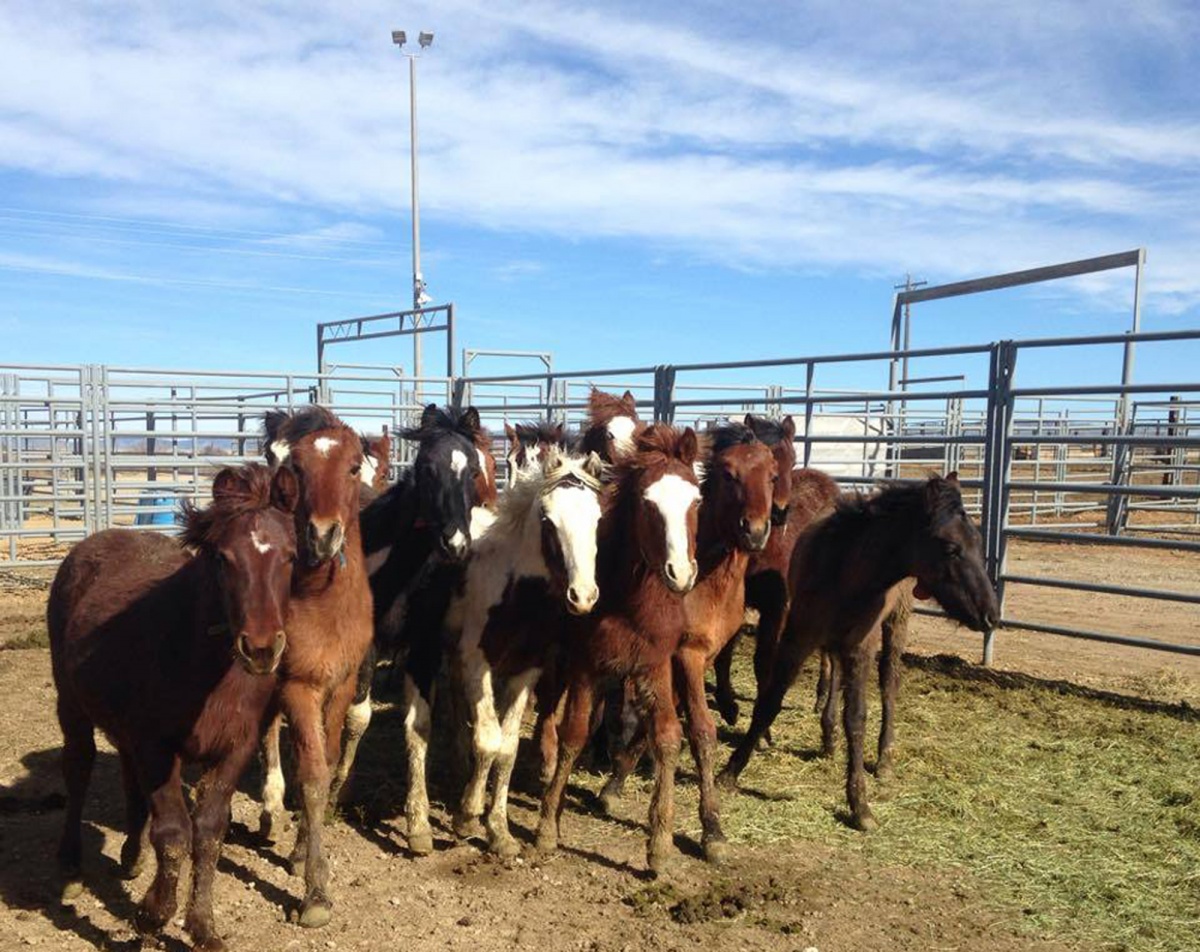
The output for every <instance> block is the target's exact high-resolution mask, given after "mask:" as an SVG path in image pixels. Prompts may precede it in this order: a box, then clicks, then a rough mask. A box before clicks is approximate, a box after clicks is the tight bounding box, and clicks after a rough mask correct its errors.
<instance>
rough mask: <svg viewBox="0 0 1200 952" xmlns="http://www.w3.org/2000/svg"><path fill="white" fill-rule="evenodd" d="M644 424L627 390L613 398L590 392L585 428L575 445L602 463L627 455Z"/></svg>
mask: <svg viewBox="0 0 1200 952" xmlns="http://www.w3.org/2000/svg"><path fill="white" fill-rule="evenodd" d="M647 426H648V424H646V423H645V422H644V421H643V420H642V418H641V417H640V416H638V412H637V400H636V399H635V398H634V396H633V394H632V393H630V392H629V391H628V390H626V391H625V393H624V394H622V395H621V396H619V397H617V396H614V395H613V394H611V393H605V392H604V391H603V390H597V389H596V388H595V387H593V388H592V390H591V392H590V393H589V394H588V427H587V429H586V430H584V432H583V436H582V437H581V438H580V441H579V449H580V451H581V452H584V453H596V454H598V455H599V457H600V458H601V459H602V460H604V461H605V462H606V463H615V462H617V461H618V460H620V459H622V458H624V457H626V456H629V455H631V454H632V453H633V452H634V451H635V450H636V448H637V438H638V436H640V435H641V434H642V433H643V432H645V430H646V427H647Z"/></svg>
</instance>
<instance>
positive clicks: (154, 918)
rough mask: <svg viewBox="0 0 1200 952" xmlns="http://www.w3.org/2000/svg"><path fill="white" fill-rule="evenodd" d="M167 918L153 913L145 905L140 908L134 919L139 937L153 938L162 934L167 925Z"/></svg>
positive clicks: (134, 925)
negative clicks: (152, 936)
mask: <svg viewBox="0 0 1200 952" xmlns="http://www.w3.org/2000/svg"><path fill="white" fill-rule="evenodd" d="M167 918H168V917H167V916H164V915H161V914H160V913H156V912H151V911H150V910H148V909H147V908H146V906H145V901H144V900H143V904H142V905H140V906H138V910H137V912H136V913H135V914H134V917H133V927H134V928H135V929H136V930H137V932H138V935H141V936H151V935H157V934H158V933H160V932H162V930H163V926H165V925H166V924H167Z"/></svg>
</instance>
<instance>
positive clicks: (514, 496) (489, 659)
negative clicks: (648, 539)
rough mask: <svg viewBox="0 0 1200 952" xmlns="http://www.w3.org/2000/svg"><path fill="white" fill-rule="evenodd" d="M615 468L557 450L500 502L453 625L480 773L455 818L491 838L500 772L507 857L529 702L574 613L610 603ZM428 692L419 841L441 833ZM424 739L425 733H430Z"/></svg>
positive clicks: (500, 830) (422, 716)
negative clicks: (431, 803)
mask: <svg viewBox="0 0 1200 952" xmlns="http://www.w3.org/2000/svg"><path fill="white" fill-rule="evenodd" d="M606 471H607V467H606V466H605V464H604V463H602V462H601V460H600V458H599V457H598V456H596V454H594V453H591V454H589V455H588V456H586V457H577V456H571V455H568V454H565V453H563V452H561V451H560V450H559V449H557V448H556V447H550V448H549V449H547V450H546V452H545V454H544V455H543V456H541V458H540V463H539V464H536V465H526V467H525V469H524V472H525V475H524V476H523V477H522V478H521V479H520V480H518V481H517V482H516V483H515V484H514V485H513V486H511V487H510V488H509V490H508V492H507V493H505V495H504V496H503V497H502V499H501V500H500V505H499V509H498V510H497V514H496V523H495V525H494V526H493V527H492V529H491V530H490V531H489V532H488V534H487V535H486V536H485V537H484V538H483V539H482V540H480V542H479V543H478V544H477V546H476V547H475V550H474V551H473V553H472V555H471V561H470V563H469V564H468V565H467V569H466V578H465V581H464V583H463V586H462V593H461V595H457V596H455V598H454V600H453V602H452V603H451V607H450V610H449V612H448V613H447V619H446V623H445V627H446V629H447V631H448V632H449V641H450V643H451V644H452V645H453V649H452V650H454V652H455V654H456V660H457V668H458V670H459V671H460V672H461V675H462V681H463V685H464V688H465V694H466V701H467V705H468V708H469V709H470V711H471V721H472V726H473V732H472V733H473V754H474V757H473V770H472V774H471V777H470V780H469V782H468V783H467V785H466V787H465V788H464V791H463V795H462V798H461V801H460V805H459V809H458V812H457V814H456V815H455V818H454V830H455V832H456V833H457V834H458V835H459V836H461V837H463V838H464V839H470V838H473V837H479V836H483V835H484V833H485V829H484V827H483V825H482V824H481V823H480V820H479V818H480V816H481V815H482V813H483V804H484V796H485V793H486V787H487V783H488V778H489V775H490V774H491V773H492V770H493V766H494V768H495V788H494V792H493V796H492V806H491V810H490V811H489V813H488V817H487V827H486V836H487V841H488V847H489V849H491V850H492V851H493V852H495V853H498V854H499V855H501V856H504V857H511V856H515V855H517V853H518V852H519V848H518V846H517V843H516V840H514V839H513V837H512V835H511V833H510V832H509V829H508V786H509V781H510V779H511V777H512V770H513V765H514V764H515V762H516V756H517V742H518V740H519V737H520V728H521V720H522V717H523V715H524V713H525V707H526V704H527V702H528V699H529V694H530V691H531V689H532V688H533V686H534V684H535V683H536V682H537V680H538V678H539V676H540V674H541V672H542V670H543V669H544V668H545V667H546V665H547V664H548V663H549V662H550V660H551V658H552V656H553V655H554V653H555V652H556V650H557V646H558V640H559V637H560V634H561V628H562V623H563V620H564V618H565V616H566V614H567V613H568V612H571V613H573V614H576V615H584V614H586V613H587V612H589V611H590V610H591V609H592V606H593V605H595V603H596V600H597V598H598V597H599V589H598V587H597V584H596V549H597V541H596V533H597V527H598V525H599V522H600V518H601V513H602V511H603V509H604V506H605V502H606V497H607V486H606V484H605V482H604V479H605V476H606ZM418 697H419V695H417V693H416V692H413V693H412V701H413V706H410V707H409V708H408V711H407V713H408V714H409V716H406V718H405V726H406V729H407V730H408V731H409V790H410V792H411V796H410V800H409V808H410V811H409V814H408V836H409V840H410V842H411V841H413V840H414V839H416V840H417V841H418V844H419V841H420V840H421V839H422V838H423V837H428V836H430V834H429V816H428V798H427V796H426V795H425V794H424V786H425V771H424V767H425V764H424V758H423V756H422V755H423V754H424V752H425V750H426V749H427V746H428V724H429V719H428V716H427V714H426V711H427V709H428V707H427V706H428V701H427V700H426V701H425V704H424V705H423V706H422V707H421V708H418V707H417V704H418V703H420V702H419V701H418ZM422 732H424V733H422Z"/></svg>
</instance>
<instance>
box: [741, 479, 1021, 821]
mask: <svg viewBox="0 0 1200 952" xmlns="http://www.w3.org/2000/svg"><path fill="white" fill-rule="evenodd" d="M911 578H915V579H916V580H917V581H916V585H915V587H914V588H913V594H914V595H915V597H917V598H936V599H937V601H938V602H939V603H940V604H941V606H942V608H943V609H945V611H946V613H947V614H948V615H949V616H950V617H951V618H953V619H954V620H955V621H958V622H960V623H961V624H964V625H966V626H967V627H969V628H972V629H974V630H976V631H987V630H989V629H991V628H992V627H993V626H994V625H995V623H996V618H997V614H998V609H997V604H996V594H995V591H994V590H993V589H992V584H991V582H990V581H989V579H988V577H987V573H986V571H985V570H984V564H983V544H982V538H981V536H980V534H979V530H978V529H977V528H976V527H975V525H974V524H973V523H972V522H971V520H970V519H969V518H968V517H967V514H966V511H965V510H964V509H963V504H962V495H961V493H960V491H959V486H958V478H957V475H956V474H954V473H951V474H950V475H949V476H947V477H945V478H944V479H943V478H941V477H938V476H934V477H930V478H929V479H928V480H926V481H924V482H921V483H917V484H915V485H908V484H904V485H892V486H888V487H886V488H884V489H882V490H880V491H879V492H877V493H874V494H872V495H870V496H854V497H849V498H845V499H843V500H841V501H840V502H838V503H837V504H836V505H835V506H833V507H832V508H830V509H828V510H826V511H825V512H824V513H823V514H821V515H819V516H818V517H817V518H816V519H815V520H813V521H812V522H811V523H810V525H809V526H808V527H807V528H806V529H805V530H804V531H803V532H802V533H801V535H800V538H799V539H798V540H797V542H796V546H795V550H794V551H793V553H792V563H791V566H790V569H789V588H790V591H791V606H790V608H789V611H788V617H787V622H786V624H785V626H784V630H783V635H782V637H781V639H780V642H779V646H778V649H777V651H776V655H775V660H774V663H773V665H772V670H771V677H770V680H769V681H768V682H767V683H766V684H765V685H762V686H760V688H759V693H758V698H757V700H756V701H755V703H754V714H753V717H752V718H751V721H750V729H749V730H748V731H747V732H746V735H745V737H743V738H742V740H741V742H740V743H739V744H738V746H737V749H736V750H735V751H734V753H733V755H732V756H731V757H730V759H729V763H728V765H727V766H726V767H725V770H724V771H723V772H722V776H721V782H722V783H723V784H726V785H729V786H734V785H736V783H737V778H738V776H739V774H741V772H742V770H743V769H745V766H746V764H747V763H748V762H749V760H750V757H751V755H752V754H753V752H754V748H755V745H756V744H757V742H758V740H759V738H760V737H762V735H763V733H764V732H765V731H766V730H767V729H768V728H769V727H770V726H771V723H772V722H773V721H774V720H775V718H776V716H778V714H779V711H780V708H781V707H782V705H783V698H784V695H785V694H786V693H787V690H788V688H789V687H790V686H791V685H792V683H793V682H794V681H795V679H796V675H797V674H798V673H799V671H800V667H801V665H802V664H803V663H804V660H805V659H806V658H807V657H808V656H809V655H810V654H812V653H813V652H814V651H816V650H817V649H819V648H825V649H826V650H828V651H829V652H830V653H831V654H833V655H835V656H836V658H837V661H838V663H839V665H840V667H841V673H842V681H843V714H842V716H843V723H844V728H845V731H846V741H847V748H848V756H847V770H846V798H847V800H848V801H849V805H850V813H851V817H852V821H853V823H854V825H855V826H856V827H858V828H859V829H861V830H869V829H873V828H874V827H875V825H876V821H875V818H874V817H873V816H872V814H871V808H870V806H869V805H868V803H867V796H866V779H865V776H864V771H863V734H864V730H865V724H866V681H867V670H868V668H869V666H870V661H871V659H872V658H873V657H874V653H875V650H876V649H877V648H878V646H879V642H880V638H881V631H880V629H881V626H882V624H883V621H884V619H886V618H887V617H888V616H889V615H891V614H892V613H893V611H894V610H895V609H896V607H897V605H898V604H899V603H900V601H901V599H902V597H903V590H904V588H905V587H906V586H911V585H912V582H911V581H910V579H911Z"/></svg>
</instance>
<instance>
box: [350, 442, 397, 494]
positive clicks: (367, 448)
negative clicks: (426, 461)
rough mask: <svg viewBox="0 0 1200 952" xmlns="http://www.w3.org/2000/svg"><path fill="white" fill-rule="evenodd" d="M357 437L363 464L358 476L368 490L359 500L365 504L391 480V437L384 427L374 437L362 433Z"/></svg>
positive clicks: (385, 487)
mask: <svg viewBox="0 0 1200 952" xmlns="http://www.w3.org/2000/svg"><path fill="white" fill-rule="evenodd" d="M359 438H360V439H361V440H362V451H363V464H362V469H361V470H359V474H358V476H359V479H360V480H361V481H362V484H363V486H365V487H366V489H367V490H368V492H366V493H365V494H364V495H363V498H362V500H361V501H362V503H363V505H366V504H367V503H368V502H370V501H371V500H372V499H374V498H375V497H376V496H377V495H379V493H381V492H383V491H384V490H385V489H387V487H388V483H390V482H391V481H392V479H391V473H392V438H391V436H390V435H389V434H388V431H387V428H386V427H385V428H384V431H383V433H382V434H381V435H380V436H377V437H375V439H371V438H370V437H368V436H364V435H362V434H360V435H359Z"/></svg>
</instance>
